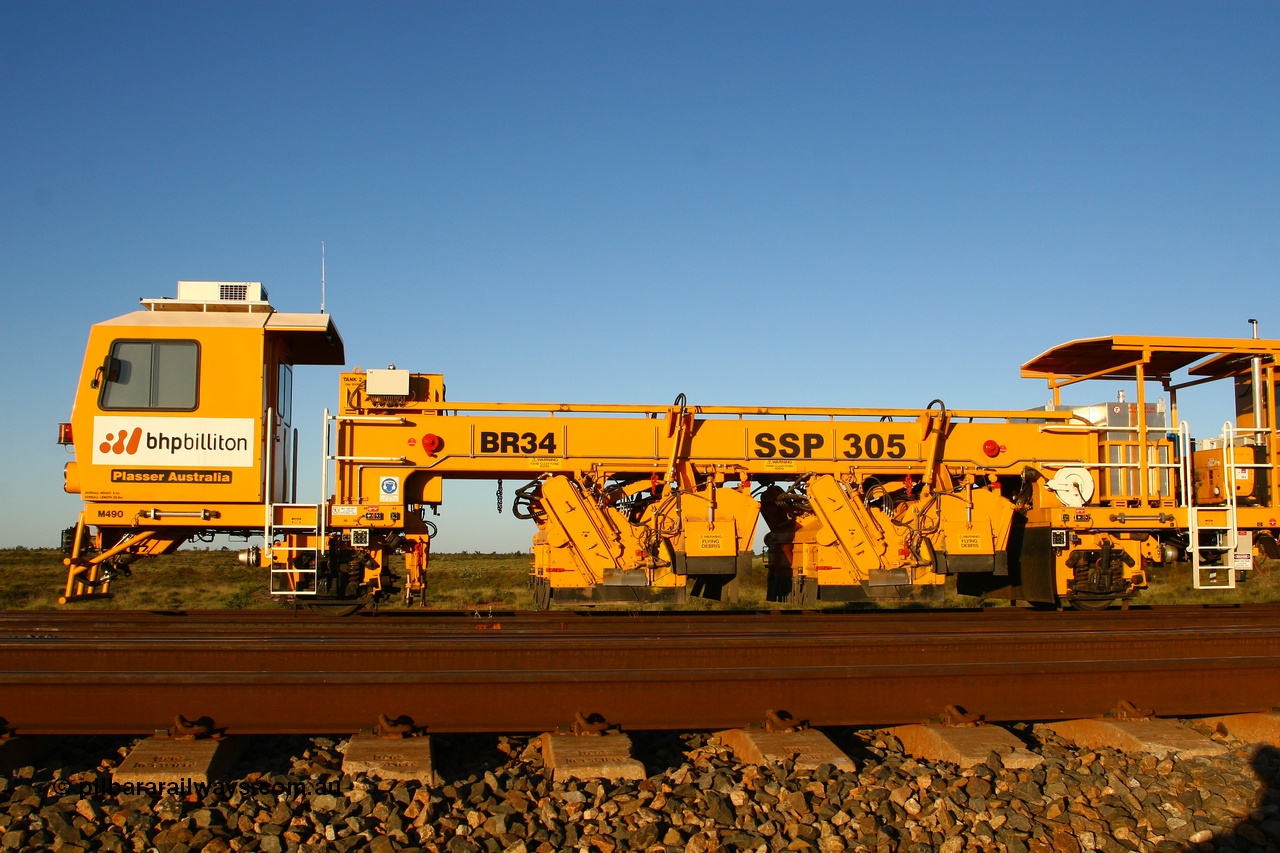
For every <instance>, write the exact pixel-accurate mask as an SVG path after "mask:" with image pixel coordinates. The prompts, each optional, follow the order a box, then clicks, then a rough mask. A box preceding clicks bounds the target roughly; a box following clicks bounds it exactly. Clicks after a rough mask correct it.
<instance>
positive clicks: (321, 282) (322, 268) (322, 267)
mask: <svg viewBox="0 0 1280 853" xmlns="http://www.w3.org/2000/svg"><path fill="white" fill-rule="evenodd" d="M320 313H321V314H323V313H324V241H323V240H321V241H320ZM1254 337H1257V336H1256V335H1255V336H1254Z"/></svg>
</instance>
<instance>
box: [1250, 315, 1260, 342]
mask: <svg viewBox="0 0 1280 853" xmlns="http://www.w3.org/2000/svg"><path fill="white" fill-rule="evenodd" d="M1249 325H1250V326H1253V339H1254V340H1255V341H1256V340H1257V339H1258V321H1257V320H1252V319H1251V320H1250V321H1249Z"/></svg>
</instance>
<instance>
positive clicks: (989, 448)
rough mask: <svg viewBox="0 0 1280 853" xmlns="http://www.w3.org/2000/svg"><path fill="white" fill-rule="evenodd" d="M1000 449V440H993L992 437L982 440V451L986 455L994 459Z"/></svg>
mask: <svg viewBox="0 0 1280 853" xmlns="http://www.w3.org/2000/svg"><path fill="white" fill-rule="evenodd" d="M1001 449H1002V448H1001V447H1000V442H998V441H993V440H992V439H989V438H988V439H987V440H986V441H984V442H982V452H983V453H985V454H987V456H989V457H991V458H992V459H995V458H996V457H997V456H999V455H1000V451H1001Z"/></svg>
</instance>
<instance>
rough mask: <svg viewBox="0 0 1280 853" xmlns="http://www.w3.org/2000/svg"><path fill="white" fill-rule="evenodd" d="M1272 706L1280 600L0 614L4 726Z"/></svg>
mask: <svg viewBox="0 0 1280 853" xmlns="http://www.w3.org/2000/svg"><path fill="white" fill-rule="evenodd" d="M1122 700H1128V701H1130V702H1132V703H1134V704H1135V705H1138V706H1140V707H1144V708H1149V709H1152V710H1154V711H1155V713H1156V714H1159V715H1165V716H1195V715H1207V714H1225V713H1236V712H1250V711H1265V710H1268V709H1270V708H1272V707H1274V706H1277V705H1280V607H1277V606H1270V605H1256V606H1232V607H1165V608H1152V609H1135V610H1130V611H1127V612H1122V611H1108V612H1102V613H1071V612H1067V613H1044V612H1036V611H1030V610H1020V609H1013V608H1001V609H993V610H987V611H947V612H939V611H918V612H916V611H885V612H874V613H858V614H830V613H819V612H801V611H786V612H778V611H775V612H761V613H689V612H672V613H646V614H643V615H637V614H627V613H619V612H596V613H582V612H549V613H547V612H540V613H477V614H472V613H439V612H421V611H419V612H409V613H403V612H396V613H394V614H393V613H386V612H384V613H381V614H378V615H376V616H375V615H372V614H362V615H357V616H355V617H351V618H348V619H342V620H334V619H329V618H323V617H319V616H315V615H313V614H309V613H304V612H297V613H290V612H281V611H257V612H234V613H229V612H193V613H155V612H108V611H97V612H78V613H66V612H21V611H9V612H2V613H0V718H2V720H0V724H2V725H3V726H4V727H6V728H7V729H8V730H10V731H12V732H16V733H19V734H115V733H120V734H124V733H138V732H146V731H151V730H155V729H162V728H166V727H168V726H169V725H171V724H172V722H173V720H174V718H175V716H176V715H179V714H181V715H183V716H185V717H186V718H188V719H196V718H199V717H208V718H210V719H212V721H213V723H214V725H215V726H216V727H217V728H218V729H221V730H224V731H226V732H227V733H230V734H239V733H261V734H304V733H314V732H325V731H329V732H343V731H357V730H360V729H367V728H370V727H371V726H373V724H374V723H375V722H376V721H377V720H378V719H379V716H380V715H386V716H388V717H392V718H394V717H397V716H401V715H407V716H409V717H411V718H412V719H413V721H414V722H415V723H416V724H417V725H419V726H424V727H426V729H427V731H429V732H521V731H539V730H549V729H554V728H556V727H561V726H566V725H568V724H569V723H571V722H572V721H573V720H574V719H575V716H576V715H577V714H578V713H598V714H601V715H603V716H604V717H605V718H607V719H608V720H610V721H611V722H614V723H618V724H621V725H622V726H623V727H624V728H626V729H631V730H636V729H678V730H693V729H707V728H718V727H734V726H744V725H748V724H751V723H758V722H761V721H762V720H763V719H764V718H765V716H766V713H767V712H768V711H769V710H779V709H785V710H787V711H789V712H791V714H792V715H793V716H794V717H796V718H797V719H804V720H808V721H809V722H810V723H812V724H814V725H868V726H870V725H887V724H892V723H903V722H918V721H922V720H925V719H928V718H932V717H937V716H938V715H939V714H940V712H941V711H942V709H943V708H944V707H945V706H948V705H958V706H961V707H964V708H966V709H967V710H969V711H970V712H972V713H977V714H981V715H982V716H984V717H985V718H986V719H988V720H993V721H996V720H1054V719H1066V718H1071V717H1091V716H1099V715H1103V714H1106V713H1108V712H1110V711H1111V710H1113V709H1114V708H1115V707H1116V706H1117V704H1118V703H1119V702H1120V701H1122Z"/></svg>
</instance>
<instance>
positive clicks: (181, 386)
mask: <svg viewBox="0 0 1280 853" xmlns="http://www.w3.org/2000/svg"><path fill="white" fill-rule="evenodd" d="M102 378H103V381H102V393H101V395H100V396H99V398H98V405H99V406H100V407H101V408H103V409H159V410H167V411H191V410H193V409H195V408H196V403H197V401H198V399H199V396H198V392H199V385H200V381H199V380H200V345H199V344H197V343H196V342H195V341H115V342H114V343H112V344H111V354H110V355H109V356H108V357H107V360H106V362H105V363H104V364H103V377H102Z"/></svg>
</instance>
